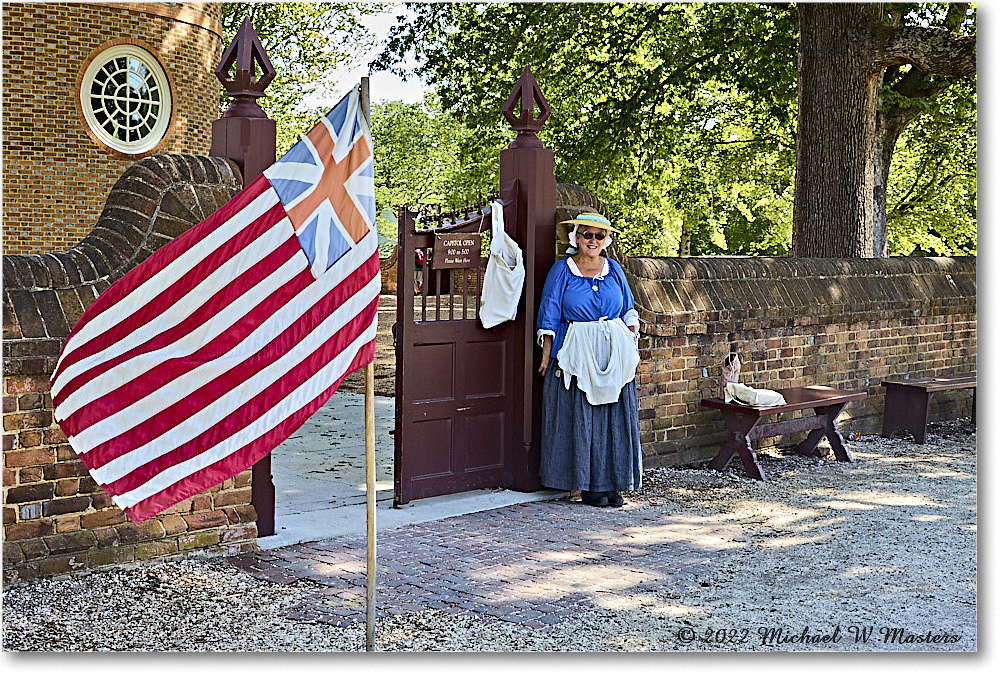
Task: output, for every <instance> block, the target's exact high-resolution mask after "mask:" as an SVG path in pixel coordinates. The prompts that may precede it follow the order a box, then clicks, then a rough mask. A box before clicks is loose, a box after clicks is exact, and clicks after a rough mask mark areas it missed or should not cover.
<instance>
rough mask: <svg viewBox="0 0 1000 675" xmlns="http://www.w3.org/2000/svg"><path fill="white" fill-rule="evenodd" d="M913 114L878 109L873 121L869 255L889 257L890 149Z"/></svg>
mask: <svg viewBox="0 0 1000 675" xmlns="http://www.w3.org/2000/svg"><path fill="white" fill-rule="evenodd" d="M914 117H915V115H908V114H906V113H905V112H904V111H903V110H901V109H900V108H891V109H889V110H885V111H879V113H878V117H877V119H876V121H875V144H874V147H873V148H872V161H873V163H874V166H873V167H872V175H873V177H874V180H875V182H874V184H873V186H872V193H873V194H872V252H871V255H872V257H875V258H887V257H889V235H888V229H887V228H886V188H887V187H888V185H889V169H890V165H891V164H892V153H893V152H894V151H895V149H896V141H897V140H899V136H900V134H902V133H903V129H905V128H906V125H907V124H909V123H910V122H911V121H912V120H913V118H914Z"/></svg>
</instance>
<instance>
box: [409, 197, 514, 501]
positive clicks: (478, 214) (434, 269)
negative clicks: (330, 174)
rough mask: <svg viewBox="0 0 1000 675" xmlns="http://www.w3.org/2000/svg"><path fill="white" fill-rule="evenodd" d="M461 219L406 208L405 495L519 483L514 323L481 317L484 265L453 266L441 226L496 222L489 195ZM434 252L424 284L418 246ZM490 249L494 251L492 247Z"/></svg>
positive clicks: (473, 228) (469, 227)
mask: <svg viewBox="0 0 1000 675" xmlns="http://www.w3.org/2000/svg"><path fill="white" fill-rule="evenodd" d="M455 215H458V216H459V217H461V220H460V221H459V222H457V223H449V224H442V216H441V215H440V214H438V215H437V216H436V217H433V218H431V217H428V218H427V219H428V220H431V221H432V226H430V227H418V226H417V225H416V224H415V222H414V218H413V215H412V214H411V213H410V212H409V211H407V210H406V209H405V208H403V209H401V210H400V214H399V228H400V242H399V249H398V250H399V256H398V258H397V261H398V262H397V274H398V281H397V293H398V301H397V305H396V434H395V450H396V453H395V460H396V461H395V502H396V503H397V504H405V503H406V502H408V501H410V500H411V499H419V498H423V497H433V496H437V495H444V494H453V493H457V492H464V491H467V490H476V489H480V488H492V487H509V486H510V484H511V479H512V476H511V470H510V468H509V467H510V464H511V461H510V460H511V455H512V447H513V445H512V442H513V438H514V433H513V416H512V415H511V414H510V411H511V408H512V406H511V405H510V401H509V398H508V397H509V395H510V392H511V390H512V377H511V375H512V368H511V367H510V365H511V364H510V359H511V352H512V350H511V345H510V338H511V335H512V330H511V328H512V326H513V324H511V323H510V322H508V323H506V324H501V325H500V326H497V327H495V328H492V329H490V330H486V329H484V328H483V327H482V324H481V323H480V322H479V296H480V290H481V288H482V280H483V274H484V269H485V268H484V265H483V264H482V259H481V258H480V256H479V254H478V253H477V254H476V255H475V261H474V263H472V266H471V267H467V268H457V269H456V268H447V267H443V265H444V256H443V255H441V252H440V251H439V252H438V254H437V256H435V246H434V244H435V239H436V238H437V235H440V234H460V233H480V232H483V231H484V230H485V231H488V230H489V226H490V220H491V211H490V207H489V205H485V204H481V205H478V208H477V210H476V211H475V212H473V213H471V214H470V213H463V214H452V217H454V216H455ZM418 249H419V250H421V251H423V253H424V264H423V277H424V278H423V284H422V288H421V289H420V292H419V293H418V292H417V291H416V290H415V289H414V283H415V281H414V280H415V271H416V270H415V266H416V251H417V250H418ZM484 253H485V251H484Z"/></svg>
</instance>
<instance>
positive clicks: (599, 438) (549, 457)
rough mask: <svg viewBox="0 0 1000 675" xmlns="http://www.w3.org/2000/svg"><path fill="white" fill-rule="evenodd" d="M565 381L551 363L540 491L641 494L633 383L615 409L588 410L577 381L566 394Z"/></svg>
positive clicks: (610, 406) (544, 408) (545, 392)
mask: <svg viewBox="0 0 1000 675" xmlns="http://www.w3.org/2000/svg"><path fill="white" fill-rule="evenodd" d="M557 372H558V376H557ZM565 377H567V375H566V373H564V372H562V371H560V370H559V364H558V362H557V361H556V360H555V359H552V360H551V361H549V368H548V370H547V371H546V372H545V379H544V381H543V385H542V463H541V469H540V474H541V478H542V485H545V486H546V487H550V488H554V489H557V490H591V491H593V492H610V491H612V490H614V491H616V492H618V491H621V490H637V489H639V487H640V486H641V484H642V450H641V448H640V446H639V399H638V397H637V396H636V390H635V380H632V381H631V382H629V383H628V384H626V385H625V387H624V388H623V389H622V393H621V395H620V396H619V397H618V402H617V403H608V404H606V405H590V403H588V402H587V395H586V394H584V393H583V392H582V391H580V389H579V387H577V386H576V381H575V380H574V381H573V383H572V385H571V386H570V388H569V389H566V386H565V384H564V380H563V378H565Z"/></svg>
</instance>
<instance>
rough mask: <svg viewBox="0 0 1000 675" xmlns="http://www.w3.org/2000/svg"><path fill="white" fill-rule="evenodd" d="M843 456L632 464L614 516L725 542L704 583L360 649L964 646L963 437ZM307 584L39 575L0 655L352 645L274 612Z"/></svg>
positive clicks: (354, 633) (434, 630) (954, 431)
mask: <svg viewBox="0 0 1000 675" xmlns="http://www.w3.org/2000/svg"><path fill="white" fill-rule="evenodd" d="M848 447H849V448H850V449H851V451H852V452H853V453H854V456H855V458H856V460H857V461H856V462H855V463H853V464H844V463H839V462H834V461H830V460H829V459H823V458H815V457H810V458H801V457H794V456H790V457H783V456H779V455H777V454H767V453H762V454H761V462H762V465H763V467H764V469H765V472H766V473H767V474H768V477H769V480H768V482H766V483H761V482H759V481H754V480H750V479H748V478H745V477H744V476H743V474H742V472H741V470H740V469H731V470H730V471H729V472H727V473H724V474H720V473H717V472H714V471H711V470H706V469H656V470H650V471H648V472H647V474H646V479H645V486H644V489H643V490H642V491H641V492H638V493H632V494H631V495H627V496H628V497H629V498H630V500H631V501H632V502H633V504H632V507H634V508H642V509H655V510H663V511H664V512H665V513H670V514H674V515H676V514H678V513H681V514H686V516H687V518H688V521H689V523H699V522H700V523H705V524H706V525H712V526H713V527H714V528H715V530H716V531H718V529H719V528H720V527H721V528H723V529H724V530H725V531H727V532H730V533H731V541H730V542H729V548H727V549H726V550H725V551H723V552H722V553H721V555H720V556H719V558H718V564H717V568H716V571H715V573H714V574H713V575H710V576H709V577H708V578H704V579H702V580H701V581H700V582H699V583H697V584H692V585H690V586H686V587H670V586H668V585H666V584H665V585H663V586H654V587H651V588H649V589H646V590H644V591H642V592H639V593H637V592H629V593H626V594H622V595H615V596H613V597H605V598H604V599H603V600H601V601H600V603H599V607H598V608H597V609H594V610H591V611H588V612H585V613H582V614H580V615H578V616H576V617H574V618H572V619H568V620H566V621H563V622H561V623H559V624H557V625H556V626H555V627H554V628H553V629H552V630H551V631H549V632H547V633H545V634H541V633H537V632H535V631H532V630H530V629H527V628H525V627H523V626H519V625H516V624H510V623H505V622H500V621H496V622H490V621H486V620H484V618H483V617H479V616H461V615H457V616H456V615H453V614H449V613H445V612H442V611H438V610H427V611H421V612H416V613H411V614H404V615H398V616H387V617H384V618H381V619H380V620H379V621H378V633H377V643H378V645H377V646H378V649H379V650H383V651H425V650H427V651H793V650H808V651H816V650H840V651H854V650H857V651H975V650H976V649H977V641H976V626H977V624H976V610H977V586H976V572H977V569H976V521H977V505H976V435H975V430H974V428H972V427H971V426H970V425H969V424H968V422H967V421H958V422H952V423H944V424H938V425H933V426H932V429H931V434H930V436H929V439H928V443H927V444H926V445H923V446H921V445H917V444H914V443H912V442H910V441H908V440H902V439H890V440H887V439H881V438H879V437H877V436H871V437H863V438H861V439H858V440H855V441H851V442H849V443H848ZM315 590H316V587H315V585H314V584H313V583H312V582H309V581H302V582H298V583H295V584H292V585H275V584H271V583H269V582H266V581H259V580H256V579H254V578H252V577H250V576H249V575H247V574H245V573H243V572H240V571H237V570H236V569H234V568H233V567H231V566H230V565H228V564H226V563H225V561H224V560H221V559H198V560H194V559H189V560H183V561H175V562H156V563H149V564H144V565H134V566H124V567H117V568H109V569H104V570H99V571H92V572H88V573H84V574H81V575H79V576H74V577H64V578H56V579H46V580H40V581H36V582H32V583H27V584H23V585H18V586H13V587H10V588H6V589H5V590H4V593H3V627H4V635H3V646H4V649H5V650H8V651H126V650H128V651H145V650H149V651H357V650H361V649H363V648H364V626H363V625H354V626H349V627H346V628H336V627H331V626H329V625H325V624H317V623H310V622H304V621H297V620H293V619H289V618H287V617H285V616H284V613H285V612H287V611H288V610H289V609H290V608H291V607H293V606H294V605H296V604H297V603H298V602H300V601H302V600H303V598H305V597H306V596H307V595H308V594H309V593H311V592H315ZM604 595H606V596H607V595H608V594H604ZM762 631H763V632H762ZM769 631H770V632H769ZM865 631H870V633H868V634H867V641H866V640H865V639H864V636H865V634H866V633H865ZM824 637H826V638H827V640H826V641H822V640H823V638H824Z"/></svg>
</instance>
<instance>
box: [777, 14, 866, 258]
mask: <svg viewBox="0 0 1000 675" xmlns="http://www.w3.org/2000/svg"><path fill="white" fill-rule="evenodd" d="M798 9H799V72H798V80H799V86H798V89H799V112H798V135H797V138H796V149H795V205H794V208H793V211H792V255H794V256H797V257H813V258H864V257H871V255H872V240H873V239H872V236H873V230H872V198H873V183H874V167H873V162H872V149H873V147H874V141H875V116H876V113H877V110H878V85H879V82H880V78H879V75H880V70H881V69H880V68H877V67H876V66H875V58H874V52H875V46H874V44H873V33H874V32H875V31H874V27H877V26H878V18H879V6H878V5H874V4H826V3H816V4H814V3H801V4H799V6H798Z"/></svg>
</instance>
